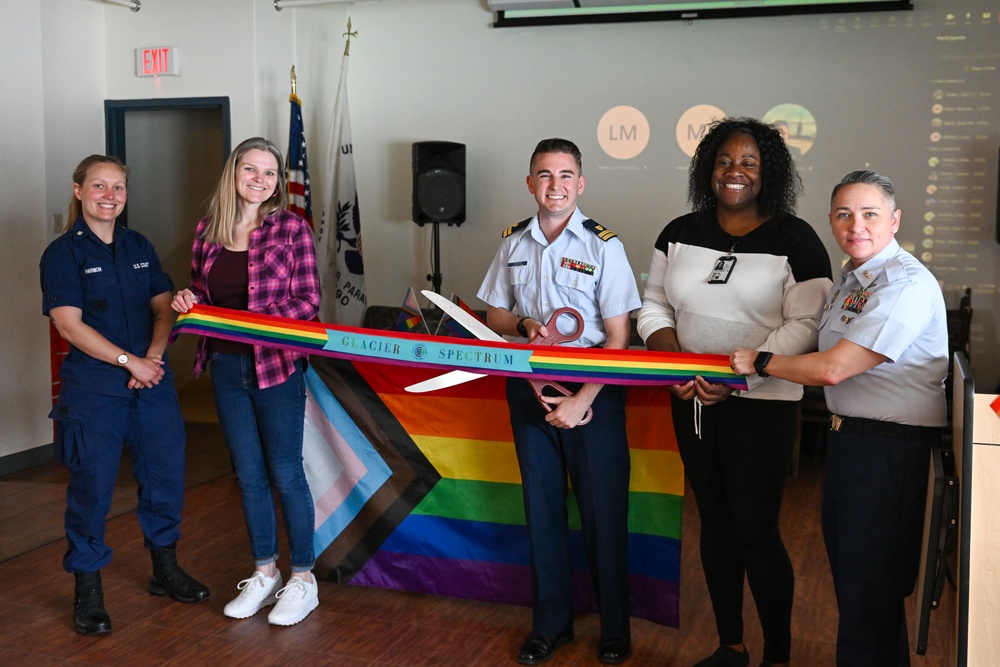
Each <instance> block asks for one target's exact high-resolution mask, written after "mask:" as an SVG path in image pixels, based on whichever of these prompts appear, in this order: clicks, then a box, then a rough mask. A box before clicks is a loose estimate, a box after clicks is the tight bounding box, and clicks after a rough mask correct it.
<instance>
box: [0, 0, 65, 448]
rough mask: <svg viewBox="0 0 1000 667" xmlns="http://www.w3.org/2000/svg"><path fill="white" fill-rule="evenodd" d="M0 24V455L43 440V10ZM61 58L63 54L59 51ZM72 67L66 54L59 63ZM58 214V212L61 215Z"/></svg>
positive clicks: (20, 11)
mask: <svg viewBox="0 0 1000 667" xmlns="http://www.w3.org/2000/svg"><path fill="white" fill-rule="evenodd" d="M3 14H4V17H3V21H2V23H0V63H4V67H3V69H2V71H0V87H2V89H3V90H4V95H5V100H4V103H3V104H2V105H0V147H2V148H0V155H2V156H3V157H2V159H0V202H2V206H0V234H2V236H3V239H4V242H3V243H2V244H0V285H3V289H4V292H5V296H4V298H3V310H4V312H3V316H2V317H0V341H2V345H0V378H3V381H2V382H0V422H2V423H3V426H4V427H3V429H2V434H0V455H3V454H8V453H14V452H19V451H22V450H24V449H28V448H30V447H35V446H37V445H40V444H43V443H46V442H51V440H52V438H51V432H52V431H51V425H50V422H49V420H48V419H47V417H46V416H47V414H48V409H49V406H50V405H51V396H52V392H51V381H50V373H49V346H48V337H49V334H48V324H47V321H46V320H45V318H43V317H42V314H41V298H40V294H39V286H38V258H39V256H40V255H41V253H42V250H43V249H44V248H45V244H46V241H47V239H48V236H47V234H46V229H47V228H46V224H45V221H46V218H47V216H46V160H47V158H48V154H47V152H46V141H45V127H46V125H47V122H46V121H47V119H46V118H45V116H44V104H43V99H44V90H45V87H44V84H43V49H42V44H43V40H42V31H43V23H44V20H43V12H42V9H41V1H40V0H26V1H25V2H18V3H9V6H5V7H4V12H3ZM67 53H68V52H67ZM67 63H68V64H69V65H72V64H73V63H74V60H73V58H72V57H70V58H68V59H67ZM64 215H65V213H64Z"/></svg>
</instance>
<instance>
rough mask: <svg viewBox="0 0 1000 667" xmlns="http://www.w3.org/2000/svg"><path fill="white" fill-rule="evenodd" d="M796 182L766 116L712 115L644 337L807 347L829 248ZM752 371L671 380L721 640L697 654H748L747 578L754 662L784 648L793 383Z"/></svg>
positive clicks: (644, 312) (725, 349)
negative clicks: (725, 377) (688, 209)
mask: <svg viewBox="0 0 1000 667" xmlns="http://www.w3.org/2000/svg"><path fill="white" fill-rule="evenodd" d="M800 183H801V182H800V180H799V176H798V173H797V172H796V170H795V164H794V162H793V161H792V158H791V156H790V155H789V153H788V150H787V148H786V147H785V145H784V142H783V141H782V139H781V135H780V134H778V132H777V131H776V130H775V129H774V128H773V127H771V126H769V125H765V124H763V123H761V122H760V121H757V120H754V119H752V118H737V119H725V120H722V121H717V122H716V123H715V124H713V125H712V126H711V128H710V129H709V131H708V132H707V133H706V135H705V137H704V138H703V139H702V141H701V143H700V144H699V146H698V149H697V152H696V153H695V156H694V158H693V159H692V162H691V168H690V175H689V188H688V198H689V201H690V203H691V204H692V207H693V209H694V210H693V212H692V213H688V214H687V215H684V216H682V217H680V218H677V219H675V220H673V221H672V222H670V223H669V224H668V225H667V226H666V227H665V228H664V230H663V231H662V232H661V233H660V236H659V238H658V239H657V241H656V245H655V250H654V251H653V259H652V264H651V265H650V269H649V278H648V281H647V283H646V291H645V294H644V295H643V304H642V309H641V310H640V311H639V320H638V330H639V334H640V335H641V336H642V338H643V340H645V342H646V346H647V347H648V348H649V349H651V350H660V351H680V352H694V353H703V354H725V355H729V354H730V353H731V352H732V351H733V350H735V349H737V348H752V349H760V350H769V351H771V352H778V351H780V352H781V353H782V354H800V353H802V352H808V351H811V350H814V349H816V336H817V334H816V331H817V325H818V322H819V316H820V312H821V309H822V306H823V300H824V297H825V294H826V291H827V289H828V288H829V286H830V285H831V280H830V276H831V272H830V258H829V255H828V254H827V252H826V249H825V248H824V246H823V243H822V242H821V241H820V239H819V237H818V236H817V234H816V232H815V231H814V230H813V228H812V227H811V226H810V225H809V223H807V222H805V221H804V220H801V219H800V218H797V217H795V215H794V210H795V202H796V198H797V195H798V192H799V190H800V189H801V184H800ZM748 383H749V389H748V390H747V391H732V390H731V389H730V388H729V387H727V386H725V385H721V384H711V383H710V382H708V381H707V380H705V379H704V378H701V377H699V378H697V379H695V380H693V381H691V382H688V383H686V384H683V385H679V386H675V387H672V388H671V390H672V391H673V393H674V397H673V400H672V403H671V405H672V410H673V423H674V431H675V434H676V437H677V444H678V449H679V451H680V454H681V459H682V460H683V462H684V467H685V473H686V474H687V476H688V479H689V480H690V482H691V487H692V490H693V491H694V496H695V500H696V501H697V504H698V512H699V515H700V518H701V557H702V566H703V568H704V571H705V579H706V581H707V583H708V590H709V595H710V597H711V600H712V606H713V610H714V612H715V619H716V626H717V629H718V632H719V643H720V646H719V647H718V649H717V650H716V651H715V652H714V653H713V654H712V655H711V656H710V657H708V658H706V659H705V660H703V661H701V662H699V663H698V666H697V667H713V666H718V667H725V666H728V665H734V666H736V667H745V666H746V665H748V664H749V660H750V658H749V654H748V652H747V650H746V647H745V646H744V644H743V586H744V577H746V578H747V579H748V580H749V583H750V589H751V591H752V593H753V596H754V602H755V603H756V607H757V614H758V616H759V617H760V623H761V626H762V628H763V633H764V644H765V645H764V657H763V662H762V663H761V664H763V665H781V664H785V663H788V662H789V660H790V657H791V613H792V595H793V589H794V574H793V572H792V565H791V562H790V560H789V558H788V553H787V551H786V550H785V546H784V543H783V542H782V539H781V535H780V532H779V527H778V517H779V513H780V509H781V498H782V488H783V482H784V476H785V474H786V473H787V471H788V467H789V465H790V462H791V452H792V446H793V444H794V440H795V433H796V424H797V418H798V406H797V401H798V400H799V399H800V398H801V397H802V387H801V385H797V384H793V383H790V382H786V381H784V380H778V379H776V378H768V377H761V376H754V377H751V378H749V379H748ZM706 650H708V649H706Z"/></svg>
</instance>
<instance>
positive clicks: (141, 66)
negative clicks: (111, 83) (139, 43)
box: [135, 46, 181, 76]
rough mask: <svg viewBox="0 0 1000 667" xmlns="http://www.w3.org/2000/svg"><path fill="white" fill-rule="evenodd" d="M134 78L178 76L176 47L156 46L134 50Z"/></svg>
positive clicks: (179, 72) (179, 73)
mask: <svg viewBox="0 0 1000 667" xmlns="http://www.w3.org/2000/svg"><path fill="white" fill-rule="evenodd" d="M135 75H136V76H180V75H181V71H180V68H179V67H178V66H177V47H176V46H156V47H151V48H146V49H136V50H135Z"/></svg>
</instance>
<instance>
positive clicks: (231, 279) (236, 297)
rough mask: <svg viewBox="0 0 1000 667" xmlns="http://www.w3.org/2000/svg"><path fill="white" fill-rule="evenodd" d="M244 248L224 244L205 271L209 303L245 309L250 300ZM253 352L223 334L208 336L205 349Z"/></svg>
mask: <svg viewBox="0 0 1000 667" xmlns="http://www.w3.org/2000/svg"><path fill="white" fill-rule="evenodd" d="M247 254H248V251H247V250H242V251H235V250H228V249H226V248H223V249H222V250H221V251H220V252H219V256H218V257H216V258H215V262H213V263H212V270H211V271H209V272H208V293H209V294H211V295H212V305H215V306H219V307H220V308H232V309H234V310H246V309H247V304H248V302H249V297H248V296H247V294H248V290H247V286H248V285H249V284H250V273H249V270H248V268H247ZM213 352H219V353H222V354H253V346H252V345H247V344H246V343H237V342H236V341H232V340H224V339H222V338H209V339H208V353H209V354H212V353H213Z"/></svg>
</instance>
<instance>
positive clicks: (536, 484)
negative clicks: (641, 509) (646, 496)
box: [507, 378, 631, 639]
mask: <svg viewBox="0 0 1000 667" xmlns="http://www.w3.org/2000/svg"><path fill="white" fill-rule="evenodd" d="M566 387H567V389H569V390H570V391H577V389H578V388H579V385H574V384H570V383H566ZM507 403H508V405H509V406H510V423H511V427H512V429H513V432H514V447H515V449H516V451H517V462H518V466H519V467H520V470H521V480H522V485H523V490H524V513H525V519H526V521H527V524H528V538H529V541H530V543H531V593H532V632H533V633H534V634H537V635H548V636H553V635H558V634H562V633H565V632H568V631H569V630H571V629H572V628H573V581H572V579H573V577H572V575H573V572H572V557H571V553H570V530H569V524H568V515H567V509H566V500H567V493H568V491H569V489H568V486H567V474H568V478H569V481H571V482H572V484H573V494H574V495H575V496H576V501H577V505H578V507H579V509H580V521H581V524H582V526H581V528H582V532H583V545H584V550H585V551H586V555H587V565H588V567H589V569H590V577H591V581H592V582H593V585H594V592H595V594H596V597H597V601H598V607H599V608H600V615H601V638H602V639H628V638H629V637H630V632H629V578H628V484H629V472H630V470H631V463H630V460H629V451H628V440H627V437H626V432H625V388H624V387H622V386H616V385H605V387H604V388H603V389H601V391H600V393H599V394H598V395H597V398H596V399H594V403H593V405H592V406H591V407H592V408H593V409H594V417H593V419H592V420H591V422H590V423H589V424H587V425H585V426H577V427H575V428H571V429H557V428H555V427H553V426H549V425H548V423H546V421H545V414H546V413H545V411H544V409H543V408H542V407H541V405H539V403H538V401H537V400H536V398H535V394H534V392H533V391H532V389H531V387H530V385H529V384H528V383H527V382H526V381H524V380H522V379H517V378H512V379H509V380H507Z"/></svg>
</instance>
